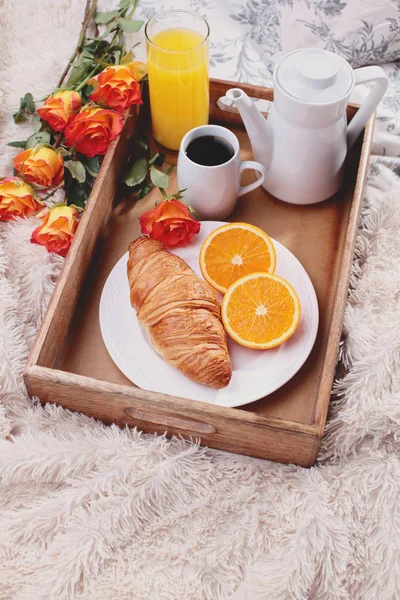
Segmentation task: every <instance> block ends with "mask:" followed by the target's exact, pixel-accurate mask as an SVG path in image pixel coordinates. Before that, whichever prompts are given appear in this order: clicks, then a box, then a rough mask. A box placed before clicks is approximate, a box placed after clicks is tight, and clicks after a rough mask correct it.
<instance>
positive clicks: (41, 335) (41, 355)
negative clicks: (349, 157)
mask: <svg viewBox="0 0 400 600" xmlns="http://www.w3.org/2000/svg"><path fill="white" fill-rule="evenodd" d="M210 84H211V85H210V91H211V94H210V105H211V110H212V107H213V105H215V106H216V104H217V100H218V98H219V97H220V96H221V94H223V93H224V90H225V89H226V88H227V86H229V87H230V86H232V85H234V83H233V82H229V81H223V80H216V79H212V80H210ZM239 85H240V87H241V88H242V89H244V90H245V91H246V92H247V93H248V94H249V95H251V96H252V97H255V98H263V99H266V100H272V99H273V90H272V89H269V88H263V87H261V86H253V85H250V84H239ZM357 109H358V106H357V105H353V104H350V105H349V107H348V114H349V116H350V117H351V116H353V115H354V114H355V113H356V112H357ZM219 117H222V120H225V119H226V122H232V119H233V120H234V119H235V118H236V117H237V122H238V121H239V116H238V115H233V116H232V114H231V113H229V114H227V115H226V116H225V115H219ZM132 121H133V120H132ZM374 123H375V113H374V115H373V116H372V117H371V118H370V120H369V121H368V123H367V125H366V127H365V132H364V138H363V145H362V150H361V154H360V160H359V163H358V171H357V178H356V183H355V188H354V192H353V200H352V206H351V211H350V215H349V224H348V228H347V233H348V235H347V237H346V242H345V248H344V251H343V255H342V261H341V264H340V269H339V272H340V276H339V282H338V290H337V291H338V293H337V295H336V299H335V305H334V312H333V318H332V320H331V323H330V327H329V333H328V339H330V340H331V343H330V345H328V347H327V349H326V352H325V359H324V360H325V361H326V366H327V371H328V372H327V374H326V375H324V376H323V377H322V381H321V384H320V393H319V395H318V399H317V402H316V407H315V414H314V419H313V422H312V424H311V425H308V424H304V423H299V422H294V421H289V420H284V419H279V418H276V417H266V416H263V415H260V414H256V413H253V412H250V411H243V410H240V409H238V408H225V407H220V406H215V405H211V404H208V403H203V402H200V401H194V400H187V399H184V398H178V397H176V396H169V395H164V394H159V393H155V392H149V391H146V390H142V389H139V388H134V387H129V386H124V385H120V384H114V383H109V382H104V381H100V380H98V379H94V378H92V377H85V376H82V375H76V374H70V373H67V372H64V371H60V370H58V369H57V368H54V367H55V365H54V362H55V359H54V348H53V347H52V344H54V343H55V342H56V340H57V339H58V337H61V338H62V339H64V336H65V333H66V331H67V329H68V327H69V324H70V322H71V319H72V315H73V311H74V308H75V305H74V302H72V303H71V306H70V307H69V309H68V310H67V313H68V314H66V315H60V314H59V312H57V308H58V305H59V302H60V299H62V298H64V296H65V295H66V294H68V288H70V287H71V286H77V287H78V288H80V285H81V283H82V280H83V276H82V272H84V273H85V272H86V268H87V266H88V264H89V261H90V259H91V257H92V253H93V251H94V247H95V244H96V241H97V236H96V237H94V236H93V234H92V233H91V232H92V231H93V230H94V227H93V224H96V227H97V228H99V222H100V221H101V220H105V219H107V216H108V215H107V214H106V213H104V214H98V213H97V210H96V209H97V200H98V198H99V195H100V193H102V189H103V185H104V184H105V180H106V177H107V174H108V171H109V169H110V168H111V166H112V164H113V161H114V162H115V157H116V153H117V152H118V149H119V147H121V148H124V147H126V144H127V139H123V135H121V136H120V138H118V139H117V140H115V141H114V142H113V143H112V144H111V146H110V148H109V150H108V152H107V154H106V156H105V158H104V161H103V164H102V167H101V169H100V172H99V175H98V177H97V179H96V182H95V185H94V187H93V190H92V193H91V195H90V198H89V201H88V204H87V208H86V211H85V213H84V215H83V217H82V221H81V223H80V226H79V228H78V231H77V235H76V237H75V239H74V242H73V244H72V246H71V249H70V252H69V254H68V257H67V259H66V261H65V264H64V267H63V269H62V272H61V274H60V276H59V279H58V281H57V284H56V286H55V289H54V292H53V294H52V297H51V300H50V302H49V305H48V308H47V311H46V314H45V316H44V319H43V321H42V324H41V327H40V329H39V332H38V334H37V337H36V340H35V342H34V345H33V348H32V351H31V355H30V358H29V361H28V363H27V366H26V369H25V371H24V380H25V383H26V387H27V390H28V393H29V394H30V395H36V396H39V397H40V398H41V399H44V400H45V401H53V402H57V403H58V404H60V405H62V406H64V407H66V408H71V409H72V410H74V402H73V401H72V398H73V396H72V395H73V394H74V393H77V394H80V395H82V392H83V391H86V392H87V393H89V392H90V393H93V394H103V395H104V397H107V398H110V399H111V397H118V398H119V399H124V401H127V402H129V406H130V407H136V409H135V410H138V411H142V412H143V414H144V415H145V414H146V411H152V410H155V413H156V414H157V415H159V416H161V417H165V418H164V421H163V422H164V423H166V424H168V416H170V415H171V413H174V412H176V411H177V410H179V411H181V412H183V413H185V412H186V413H187V414H189V415H190V417H188V418H187V419H186V417H185V422H186V425H187V424H188V423H189V424H190V423H191V421H193V423H195V422H196V423H197V425H196V426H194V427H193V429H189V430H190V431H193V432H194V433H200V434H201V433H202V431H204V429H202V427H201V426H202V425H203V426H204V425H207V423H208V420H209V418H210V417H213V418H215V419H217V420H218V421H220V420H223V421H224V422H230V421H234V422H235V423H237V422H238V420H240V422H241V423H243V424H248V425H251V426H253V427H257V426H259V427H262V428H266V429H269V430H274V431H282V432H285V433H288V434H303V435H305V436H307V437H308V436H311V437H312V438H313V439H314V441H315V442H314V449H313V453H314V454H315V455H316V452H317V451H318V448H319V443H320V440H321V438H322V434H323V431H324V427H325V422H326V418H327V412H328V405H329V400H330V395H331V386H332V380H333V376H334V369H335V365H336V362H337V351H338V346H339V342H340V337H341V331H342V323H343V316H344V310H345V306H346V300H347V290H348V284H349V279H350V272H351V267H352V259H353V252H354V247H355V242H356V233H357V229H358V220H359V214H360V210H361V205H362V198H363V191H364V187H365V180H366V174H367V171H368V164H369V160H368V159H369V154H370V149H371V144H372V136H373V131H374ZM133 127H134V125H132V127H131V128H133ZM125 129H126V128H125ZM124 132H125V130H124ZM124 132H123V133H124ZM111 204H112V203H111ZM110 210H111V208H110ZM78 261H80V267H81V271H80V275H79V277H78V276H77V262H78ZM74 294H75V295H74ZM78 295H79V290H78V291H76V290H75V291H73V292H72V294H71V297H74V298H75V302H76V301H77V297H78ZM57 336H58V337H57ZM67 388H68V390H69V391H68V393H67V392H66V390H67ZM56 389H59V390H60V389H62V390H64V391H65V392H66V395H67V396H68V398H69V400H67V401H65V400H64V399H61V400H60V401H59V400H58V398H57V397H55V398H54V400H53V399H52V398H50V397H49V394H51V393H54V391H55V390H56ZM321 391H322V393H321ZM160 400H161V402H160ZM144 407H145V408H144ZM78 410H79V411H80V408H79V409H78ZM80 412H84V411H80ZM87 414H90V412H89V413H87ZM125 414H126V415H127V417H126V421H127V422H129V421H132V422H133V423H134V424H137V423H136V421H137V420H139V421H140V414H141V413H137V414H136V421H135V419H132V418H130V416H129V413H125ZM192 417H193V419H192ZM143 420H144V419H143ZM199 427H200V428H199ZM178 429H179V427H178ZM182 429H186V430H187V429H188V428H187V427H185V428H182ZM315 448H316V450H315ZM314 459H315V456H314ZM310 461H311V458H310ZM310 461H309V464H312V462H313V461H312V462H310ZM303 462H304V464H306V463H307V461H303Z"/></svg>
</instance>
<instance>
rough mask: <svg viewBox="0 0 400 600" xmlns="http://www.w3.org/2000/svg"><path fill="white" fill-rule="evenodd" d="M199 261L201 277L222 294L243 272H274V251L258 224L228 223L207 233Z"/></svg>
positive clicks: (245, 273)
mask: <svg viewBox="0 0 400 600" xmlns="http://www.w3.org/2000/svg"><path fill="white" fill-rule="evenodd" d="M199 260H200V269H201V272H202V274H203V277H204V279H205V280H206V281H208V283H209V284H210V285H212V286H213V287H214V288H216V289H217V290H219V291H220V292H222V293H223V294H224V293H225V292H226V290H227V289H228V287H229V286H230V285H232V283H233V282H234V281H237V280H238V279H240V277H243V276H244V275H248V274H249V273H254V272H256V271H265V272H266V273H273V272H274V271H275V265H276V253H275V248H274V244H273V243H272V240H271V238H270V237H269V235H267V234H266V233H265V232H264V231H262V230H261V229H259V228H258V227H254V225H249V224H248V223H227V224H226V225H222V226H221V227H218V228H217V229H215V230H214V231H213V232H212V233H210V235H209V236H207V238H206V239H205V240H204V242H203V245H202V247H201V249H200V257H199Z"/></svg>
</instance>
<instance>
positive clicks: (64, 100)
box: [37, 90, 82, 131]
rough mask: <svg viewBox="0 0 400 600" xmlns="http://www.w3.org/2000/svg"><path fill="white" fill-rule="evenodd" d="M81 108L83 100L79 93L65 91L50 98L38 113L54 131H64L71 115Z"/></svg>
mask: <svg viewBox="0 0 400 600" xmlns="http://www.w3.org/2000/svg"><path fill="white" fill-rule="evenodd" d="M81 106H82V99H81V97H80V95H79V94H78V92H72V91H71V90H65V91H63V92H57V93H56V94H53V95H52V96H49V97H48V98H47V99H46V102H45V103H44V104H43V106H42V107H41V108H38V110H37V113H38V115H39V117H40V118H41V119H43V121H47V123H48V124H49V125H50V127H51V128H52V129H54V131H64V129H65V128H66V126H67V125H68V121H69V119H70V117H71V115H72V114H73V113H74V112H76V111H77V110H79V109H80V107H81Z"/></svg>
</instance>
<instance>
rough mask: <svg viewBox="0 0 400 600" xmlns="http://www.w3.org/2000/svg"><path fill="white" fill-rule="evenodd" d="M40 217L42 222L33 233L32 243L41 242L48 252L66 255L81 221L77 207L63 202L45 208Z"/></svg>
mask: <svg viewBox="0 0 400 600" xmlns="http://www.w3.org/2000/svg"><path fill="white" fill-rule="evenodd" d="M38 217H39V218H41V220H42V224H41V225H39V227H36V229H35V230H34V232H33V233H32V236H31V242H32V244H40V245H41V246H45V247H46V250H47V251H48V252H55V253H56V254H59V255H60V256H66V255H67V253H68V250H69V247H70V245H71V243H72V240H73V239H74V236H75V231H76V229H77V227H78V223H79V212H78V211H77V209H76V208H75V207H74V206H66V205H65V204H62V205H59V206H55V207H54V208H52V209H50V210H48V209H45V210H44V211H42V215H40V214H39V215H38Z"/></svg>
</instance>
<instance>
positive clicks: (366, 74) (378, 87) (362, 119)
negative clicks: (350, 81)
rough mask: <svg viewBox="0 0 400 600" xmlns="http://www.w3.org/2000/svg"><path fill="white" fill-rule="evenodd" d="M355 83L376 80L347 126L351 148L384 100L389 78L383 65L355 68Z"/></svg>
mask: <svg viewBox="0 0 400 600" xmlns="http://www.w3.org/2000/svg"><path fill="white" fill-rule="evenodd" d="M354 76H355V85H358V84H360V83H366V82H367V81H376V83H375V85H374V87H373V88H372V89H371V91H370V93H369V94H368V96H367V97H366V99H365V100H364V102H363V103H362V104H361V106H360V108H359V109H358V111H357V113H356V114H355V116H354V117H353V119H352V121H351V123H350V124H349V126H348V128H347V149H348V150H350V148H352V146H353V145H354V144H355V142H356V140H357V138H358V136H359V135H360V133H361V132H362V130H363V129H364V127H365V124H366V122H367V121H368V119H369V118H370V116H371V115H372V113H373V112H374V110H375V109H376V107H377V106H378V104H379V102H380V101H381V100H382V98H383V96H384V94H385V92H386V90H387V87H388V83H389V82H388V78H387V77H386V75H385V71H384V70H383V69H382V68H381V67H363V68H361V69H355V70H354Z"/></svg>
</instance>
